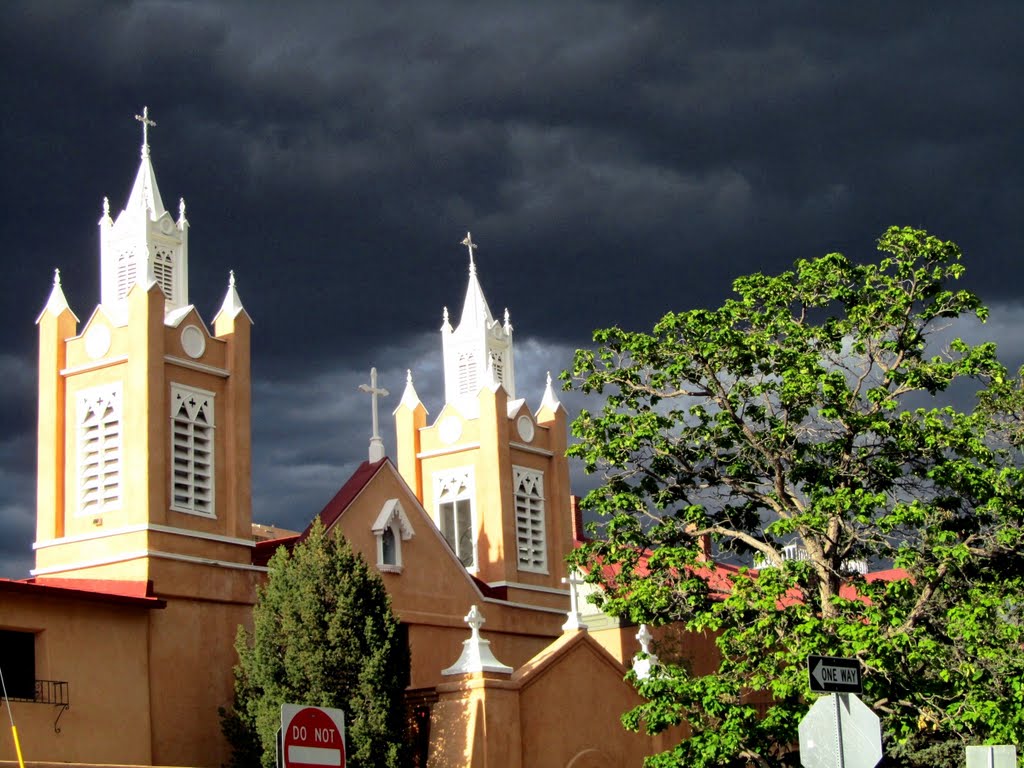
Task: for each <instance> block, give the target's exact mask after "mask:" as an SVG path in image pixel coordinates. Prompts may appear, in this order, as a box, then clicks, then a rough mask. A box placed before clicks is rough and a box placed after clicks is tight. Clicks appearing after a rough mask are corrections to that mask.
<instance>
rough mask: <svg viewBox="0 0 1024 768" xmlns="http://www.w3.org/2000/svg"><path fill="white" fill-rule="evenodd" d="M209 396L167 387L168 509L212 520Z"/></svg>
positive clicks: (210, 415)
mask: <svg viewBox="0 0 1024 768" xmlns="http://www.w3.org/2000/svg"><path fill="white" fill-rule="evenodd" d="M213 430H214V421H213V394H212V393H209V392H202V391H200V390H195V389H190V388H188V387H183V386H181V385H178V384H172V385H171V455H172V457H173V469H172V473H171V474H172V476H171V508H172V509H175V510H177V511H179V512H192V513H194V514H199V515H207V516H209V517H212V516H213V514H214V508H213V477H214V475H213V470H214V462H213V460H214V432H213Z"/></svg>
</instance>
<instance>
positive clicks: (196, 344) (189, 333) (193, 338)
mask: <svg viewBox="0 0 1024 768" xmlns="http://www.w3.org/2000/svg"><path fill="white" fill-rule="evenodd" d="M181 348H182V349H184V350H185V354H186V355H188V356H189V357H191V358H192V359H193V360H195V359H196V358H199V357H202V356H203V352H205V351H206V336H205V335H203V332H202V331H201V330H199V329H198V328H196V326H194V325H186V326H185V329H184V330H183V331H182V332H181Z"/></svg>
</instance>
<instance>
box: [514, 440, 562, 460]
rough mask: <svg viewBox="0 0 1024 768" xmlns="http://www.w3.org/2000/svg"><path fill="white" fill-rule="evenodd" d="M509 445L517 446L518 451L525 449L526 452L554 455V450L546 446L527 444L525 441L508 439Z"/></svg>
mask: <svg viewBox="0 0 1024 768" xmlns="http://www.w3.org/2000/svg"><path fill="white" fill-rule="evenodd" d="M509 446H510V447H512V448H517V449H519V450H520V451H525V452H526V453H536V454H537V455H538V456H548V457H551V456H554V455H555V452H554V451H549V450H548V449H547V448H537V447H536V446H534V445H527V444H526V443H516V442H513V441H509Z"/></svg>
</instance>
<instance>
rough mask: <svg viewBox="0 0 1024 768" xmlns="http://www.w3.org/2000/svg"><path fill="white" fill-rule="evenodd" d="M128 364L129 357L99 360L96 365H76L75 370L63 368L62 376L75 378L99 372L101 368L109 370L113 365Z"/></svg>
mask: <svg viewBox="0 0 1024 768" xmlns="http://www.w3.org/2000/svg"><path fill="white" fill-rule="evenodd" d="M127 362H128V355H118V356H117V357H108V358H106V359H104V360H97V361H96V362H94V363H86V364H85V365H76V366H75V367H74V368H61V369H60V375H61V376H65V377H67V376H75V375H77V374H79V373H85V372H86V371H98V370H99V369H100V368H109V367H110V366H112V365H121V363H127Z"/></svg>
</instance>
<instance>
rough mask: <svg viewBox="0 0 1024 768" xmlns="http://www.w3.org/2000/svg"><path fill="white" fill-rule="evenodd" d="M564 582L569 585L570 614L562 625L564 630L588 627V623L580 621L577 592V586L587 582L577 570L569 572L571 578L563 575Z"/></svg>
mask: <svg viewBox="0 0 1024 768" xmlns="http://www.w3.org/2000/svg"><path fill="white" fill-rule="evenodd" d="M562 583H563V584H568V585H569V616H568V618H567V619H566V620H565V624H563V625H562V629H563V630H566V631H568V630H577V629H586V628H587V625H586V624H584V623H583V622H582V621H580V604H579V597H578V596H577V594H576V587H579V586H582V585H583V584H586V582H585V581H584V580H583V579H581V578H580V577H579V576H577V575H576V571H571V572H570V573H569V578H565V577H562Z"/></svg>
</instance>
